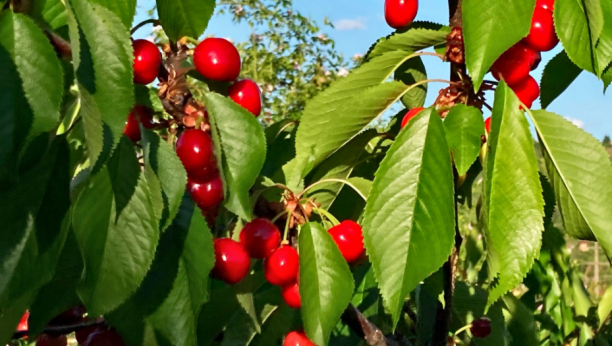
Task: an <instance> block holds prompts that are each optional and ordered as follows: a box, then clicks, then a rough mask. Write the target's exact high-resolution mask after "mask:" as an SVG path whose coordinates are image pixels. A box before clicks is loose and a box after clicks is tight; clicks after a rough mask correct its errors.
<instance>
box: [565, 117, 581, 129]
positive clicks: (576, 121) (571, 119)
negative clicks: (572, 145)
mask: <svg viewBox="0 0 612 346" xmlns="http://www.w3.org/2000/svg"><path fill="white" fill-rule="evenodd" d="M565 119H567V120H569V121H571V122H572V124H574V125H576V126H578V127H579V128H581V129H582V128H584V121H582V120H580V119H574V118H570V117H565Z"/></svg>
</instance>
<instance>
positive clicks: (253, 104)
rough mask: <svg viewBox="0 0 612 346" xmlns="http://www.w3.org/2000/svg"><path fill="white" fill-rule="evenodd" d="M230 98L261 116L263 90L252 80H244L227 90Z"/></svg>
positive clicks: (255, 114)
mask: <svg viewBox="0 0 612 346" xmlns="http://www.w3.org/2000/svg"><path fill="white" fill-rule="evenodd" d="M227 93H228V96H229V97H230V98H231V99H232V100H234V102H236V103H237V104H239V105H241V106H242V107H243V108H245V109H246V110H248V111H249V112H251V113H253V115H254V116H256V117H257V116H259V114H260V113H261V90H260V89H259V86H257V83H255V82H253V81H252V80H250V79H243V80H241V81H238V82H236V83H234V84H232V85H231V86H230V87H229V89H227Z"/></svg>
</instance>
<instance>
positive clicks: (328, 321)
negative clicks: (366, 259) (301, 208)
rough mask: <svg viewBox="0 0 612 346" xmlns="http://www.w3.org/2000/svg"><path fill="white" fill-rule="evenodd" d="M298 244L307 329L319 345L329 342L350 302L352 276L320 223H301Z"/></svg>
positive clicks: (305, 327)
mask: <svg viewBox="0 0 612 346" xmlns="http://www.w3.org/2000/svg"><path fill="white" fill-rule="evenodd" d="M299 245H300V249H299V251H300V295H301V297H302V320H303V321H304V330H305V331H306V334H307V335H308V337H309V338H310V339H311V340H312V341H313V342H314V343H316V344H317V345H327V342H328V341H329V336H330V333H331V331H332V330H333V329H334V327H335V326H336V323H337V322H338V320H339V319H340V316H341V315H342V313H343V312H344V310H345V309H346V307H347V306H348V304H349V302H350V301H351V297H352V295H353V289H354V287H355V284H354V282H353V275H352V274H351V271H350V269H349V266H348V264H347V263H346V260H344V257H342V254H341V253H340V250H339V249H338V246H337V245H336V243H334V240H333V239H332V237H331V236H330V235H329V233H327V231H326V230H325V229H324V228H323V226H321V225H320V224H316V223H312V222H311V223H307V224H306V225H304V226H302V230H301V231H300V239H299Z"/></svg>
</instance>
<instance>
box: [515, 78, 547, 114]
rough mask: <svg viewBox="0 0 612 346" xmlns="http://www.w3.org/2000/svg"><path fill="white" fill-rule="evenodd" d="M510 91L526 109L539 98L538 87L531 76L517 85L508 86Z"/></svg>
mask: <svg viewBox="0 0 612 346" xmlns="http://www.w3.org/2000/svg"><path fill="white" fill-rule="evenodd" d="M510 89H512V90H513V91H514V93H515V94H516V96H518V98H519V100H521V102H523V103H524V104H525V106H527V108H531V106H532V105H533V101H535V100H536V99H537V98H538V97H539V96H540V86H539V85H538V82H536V80H535V79H533V77H531V76H529V78H527V79H525V80H524V81H522V82H520V83H518V84H515V85H510Z"/></svg>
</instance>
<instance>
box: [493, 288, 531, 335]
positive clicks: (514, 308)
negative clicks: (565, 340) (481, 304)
mask: <svg viewBox="0 0 612 346" xmlns="http://www.w3.org/2000/svg"><path fill="white" fill-rule="evenodd" d="M503 299H504V304H505V309H503V312H504V319H505V321H506V328H507V329H508V332H509V333H510V335H511V336H512V342H511V343H510V345H511V346H519V345H520V346H539V345H540V341H539V338H538V334H537V330H536V323H535V320H534V318H533V316H534V312H533V311H530V310H529V309H528V308H527V307H526V306H525V305H524V304H523V303H521V301H520V300H519V299H518V298H516V297H515V296H513V295H512V294H507V295H505V296H504V298H503ZM489 301H491V299H489Z"/></svg>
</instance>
